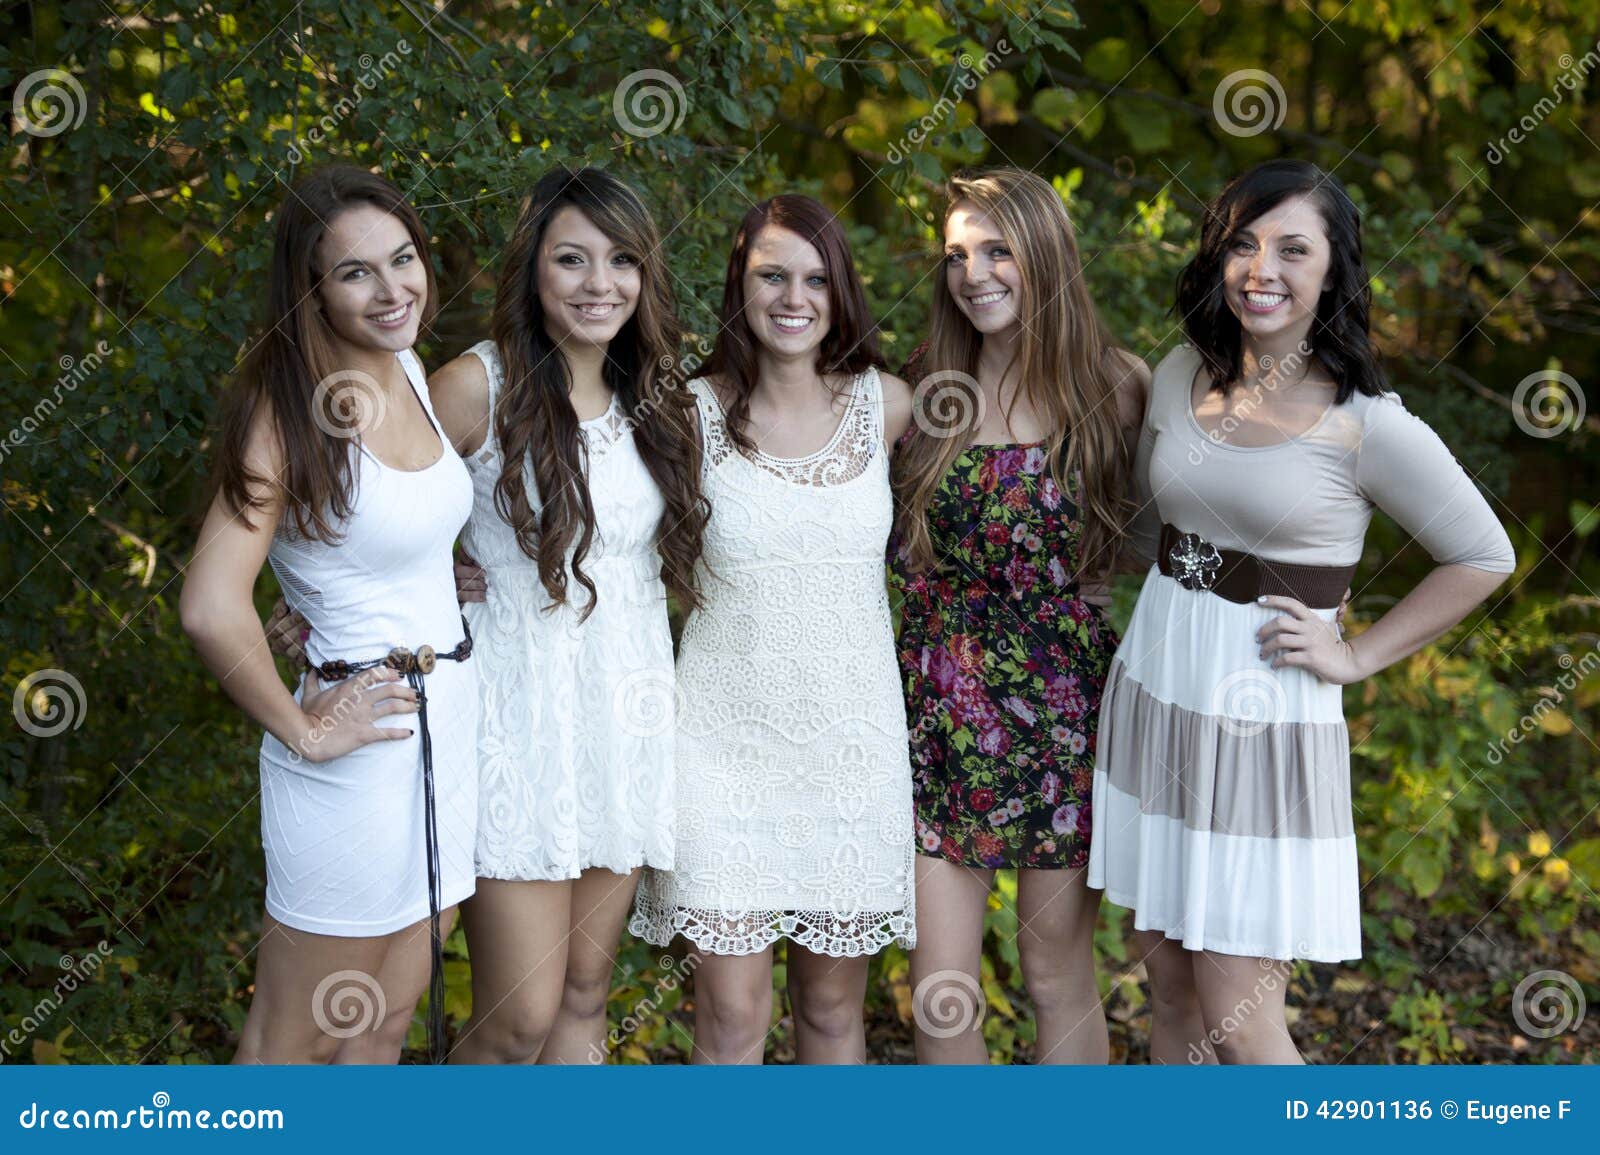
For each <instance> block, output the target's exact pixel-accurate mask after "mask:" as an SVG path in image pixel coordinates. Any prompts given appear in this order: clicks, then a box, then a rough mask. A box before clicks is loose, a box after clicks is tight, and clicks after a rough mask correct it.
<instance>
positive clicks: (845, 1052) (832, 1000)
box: [789, 942, 872, 1063]
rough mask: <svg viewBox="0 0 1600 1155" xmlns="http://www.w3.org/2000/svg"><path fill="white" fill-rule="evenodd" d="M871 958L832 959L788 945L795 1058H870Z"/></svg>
mask: <svg viewBox="0 0 1600 1155" xmlns="http://www.w3.org/2000/svg"><path fill="white" fill-rule="evenodd" d="M871 961H872V960H871V959H870V958H868V957H866V956H862V957H860V958H833V957H831V956H829V955H824V954H816V953H814V952H812V951H809V950H807V949H806V948H805V947H803V946H800V945H798V944H796V943H792V942H791V943H790V944H789V995H790V998H791V1000H792V1001H793V1003H794V1038H795V1061H796V1062H800V1063H865V1062H866V1061H867V1026H866V1005H867V967H868V964H869V963H870V962H871Z"/></svg>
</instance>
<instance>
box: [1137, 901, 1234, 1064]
mask: <svg viewBox="0 0 1600 1155" xmlns="http://www.w3.org/2000/svg"><path fill="white" fill-rule="evenodd" d="M1132 942H1133V948H1134V950H1136V951H1138V952H1139V955H1140V957H1141V958H1142V959H1143V961H1144V969H1145V973H1146V974H1148V975H1149V976H1150V1061H1151V1062H1152V1063H1168V1064H1174V1065H1175V1064H1178V1063H1188V1064H1193V1065H1200V1064H1203V1063H1215V1062H1216V1061H1217V1055H1216V1051H1215V1050H1214V1049H1213V1048H1212V1046H1211V1041H1210V1040H1209V1039H1207V1038H1206V1023H1205V1017H1204V1016H1203V1015H1201V1013H1200V996H1199V994H1198V993H1197V992H1196V991H1195V986H1194V963H1195V957H1194V952H1193V951H1187V950H1184V949H1183V946H1182V945H1181V944H1180V943H1178V942H1177V941H1176V940H1175V939H1170V938H1168V937H1167V936H1166V935H1165V934H1163V933H1162V932H1161V931H1159V930H1136V931H1134V932H1133V935H1132Z"/></svg>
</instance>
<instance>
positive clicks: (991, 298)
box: [967, 289, 1011, 305]
mask: <svg viewBox="0 0 1600 1155" xmlns="http://www.w3.org/2000/svg"><path fill="white" fill-rule="evenodd" d="M1010 291H1011V290H1010V289H996V290H995V291H994V292H992V293H981V294H979V295H978V296H976V297H969V298H967V299H968V300H969V301H971V302H972V303H973V304H974V305H992V304H994V303H995V302H996V301H998V300H999V299H1000V298H1001V297H1003V296H1005V295H1006V294H1007V293H1009V292H1010Z"/></svg>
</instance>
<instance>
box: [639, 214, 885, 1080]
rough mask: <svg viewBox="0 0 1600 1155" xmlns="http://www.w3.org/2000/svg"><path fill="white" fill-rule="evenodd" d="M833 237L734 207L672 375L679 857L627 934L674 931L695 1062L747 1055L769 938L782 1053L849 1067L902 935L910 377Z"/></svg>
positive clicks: (761, 1008) (661, 936) (811, 223)
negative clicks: (897, 372) (897, 608)
mask: <svg viewBox="0 0 1600 1155" xmlns="http://www.w3.org/2000/svg"><path fill="white" fill-rule="evenodd" d="M877 364H878V354H877V347H876V343H875V340H874V332H873V325H872V322H871V319H870V317H869V315H868V312H867V308H866V300H865V294H864V293H863V291H862V288H861V283H860V280H859V278H858V277H857V276H856V274H855V270H854V267H853V265H852V263H851V259H850V253H849V248H848V246H847V243H846V241H845V238H844V232H843V229H842V228H841V227H840V226H839V224H838V222H837V221H836V220H835V219H834V218H833V215H832V214H831V213H829V212H828V210H827V209H825V208H824V207H823V206H822V205H821V204H819V203H818V202H816V201H814V200H812V199H811V198H809V197H799V196H779V197H775V198H773V199H772V200H769V201H766V202H764V203H762V204H760V205H757V206H756V207H755V208H753V209H751V210H750V212H749V213H748V214H747V215H746V217H745V219H744V221H743V223H742V224H741V226H740V228H739V231H738V234H737V236H736V238H735V240H734V246H733V253H732V255H731V257H730V259H729V262H728V272H727V277H726V280H725V282H724V290H723V306H722V328H721V331H720V333H719V335H718V340H717V346H716V350H715V352H714V354H713V356H712V358H711V361H710V363H709V364H708V365H707V367H706V373H705V375H704V376H703V377H701V378H700V379H698V380H695V381H693V382H691V383H690V388H691V389H692V390H693V392H694V394H695V397H696V400H697V402H698V405H699V414H700V429H701V433H702V436H703V438H704V446H705V465H704V477H705V493H706V497H707V499H708V500H709V501H710V503H711V520H710V524H709V525H708V527H707V530H706V539H705V554H704V559H703V563H704V564H703V571H702V572H703V577H702V579H701V595H702V597H703V598H704V604H703V605H702V606H701V607H700V608H699V609H697V610H695V611H694V612H693V613H691V614H690V615H689V618H688V621H687V622H686V623H685V626H684V632H683V638H682V642H681V646H680V650H679V656H678V687H679V695H680V697H679V709H680V713H679V718H678V742H677V758H678V816H677V826H676V835H677V860H676V864H675V865H674V867H673V869H672V870H671V871H660V870H651V871H648V872H646V876H645V881H644V883H643V885H642V886H641V887H640V891H639V899H638V906H637V910H636V913H635V915H634V918H633V920H632V923H631V924H630V925H631V928H632V930H633V932H634V933H635V934H639V935H642V936H643V937H645V938H646V939H648V940H649V941H651V942H653V943H657V944H662V945H664V944H666V943H667V942H669V941H671V939H672V938H673V936H674V935H675V934H680V933H681V934H683V935H684V936H685V937H687V938H688V939H689V940H690V941H691V942H692V943H693V945H694V948H695V950H696V951H697V952H698V953H699V955H701V956H702V961H700V962H699V963H697V966H696V970H695V1033H694V1059H695V1061H696V1062H729V1063H731V1062H755V1063H759V1062H760V1061H761V1059H762V1054H763V1043H764V1041H765V1039H766V1036H767V1034H768V1031H769V1028H770V1025H771V1021H772V967H773V944H774V943H775V942H777V940H779V939H780V938H782V939H786V940H787V960H788V970H787V974H788V986H789V993H790V996H791V999H792V1002H793V1005H794V1013H795V1039H796V1052H797V1057H798V1059H799V1060H800V1061H801V1062H814V1063H815V1062H841V1063H849V1062H863V1061H865V1057H866V1039H865V1031H864V1025H863V1009H862V1008H863V1003H864V1001H865V995H866V980H867V967H868V963H869V961H870V956H871V955H872V954H874V953H876V952H877V951H878V950H880V949H882V948H883V947H884V946H886V945H888V944H889V943H891V942H895V943H899V944H901V945H903V946H907V947H909V946H912V945H914V943H915V912H914V908H913V901H912V870H911V860H912V838H913V824H912V812H911V767H910V761H909V754H908V750H907V731H906V715H905V701H904V698H903V697H902V695H901V692H900V682H899V671H898V666H897V663H896V658H895V650H894V635H893V627H892V624H891V620H890V614H889V603H888V593H887V588H886V586H885V584H884V573H883V555H884V547H885V544H886V542H887V540H888V536H889V528H890V522H891V520H892V516H891V515H892V499H891V497H890V490H889V468H888V454H889V446H890V445H892V444H893V442H894V440H895V439H896V438H897V437H899V435H900V434H901V433H902V432H903V431H904V430H905V428H906V425H907V423H908V421H909V420H910V390H909V388H908V387H907V386H906V384H905V383H904V382H903V381H901V380H900V379H899V378H897V377H892V376H890V375H889V374H886V373H881V372H879V370H878V368H877Z"/></svg>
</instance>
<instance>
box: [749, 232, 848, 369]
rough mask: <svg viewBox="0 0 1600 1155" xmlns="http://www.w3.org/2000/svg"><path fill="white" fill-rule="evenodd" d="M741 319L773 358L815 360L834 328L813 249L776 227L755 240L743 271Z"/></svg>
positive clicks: (821, 266)
mask: <svg viewBox="0 0 1600 1155" xmlns="http://www.w3.org/2000/svg"><path fill="white" fill-rule="evenodd" d="M744 319H745V323H746V324H747V325H749V326H750V332H751V334H752V335H753V336H754V337H755V339H756V341H757V342H759V343H760V344H761V345H762V346H763V347H764V348H765V349H767V350H768V351H770V352H772V353H776V354H779V355H780V356H784V357H800V356H808V355H814V354H815V352H816V350H817V347H818V346H819V345H821V344H822V342H823V340H824V339H825V338H826V337H827V335H828V329H829V328H830V327H831V326H832V324H833V307H832V302H831V301H830V300H829V297H828V270H827V267H826V266H825V265H824V264H823V260H822V254H821V253H820V252H818V251H817V247H816V246H815V245H813V244H812V243H811V242H809V241H807V240H806V239H805V238H804V237H802V236H800V234H798V233H793V232H790V231H789V230H788V229H786V228H783V227H782V226H779V225H767V226H766V227H765V228H763V229H762V230H761V231H760V232H758V233H757V234H756V237H755V240H753V241H752V242H751V244H750V250H749V255H748V256H747V257H746V259H745V266H744Z"/></svg>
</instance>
